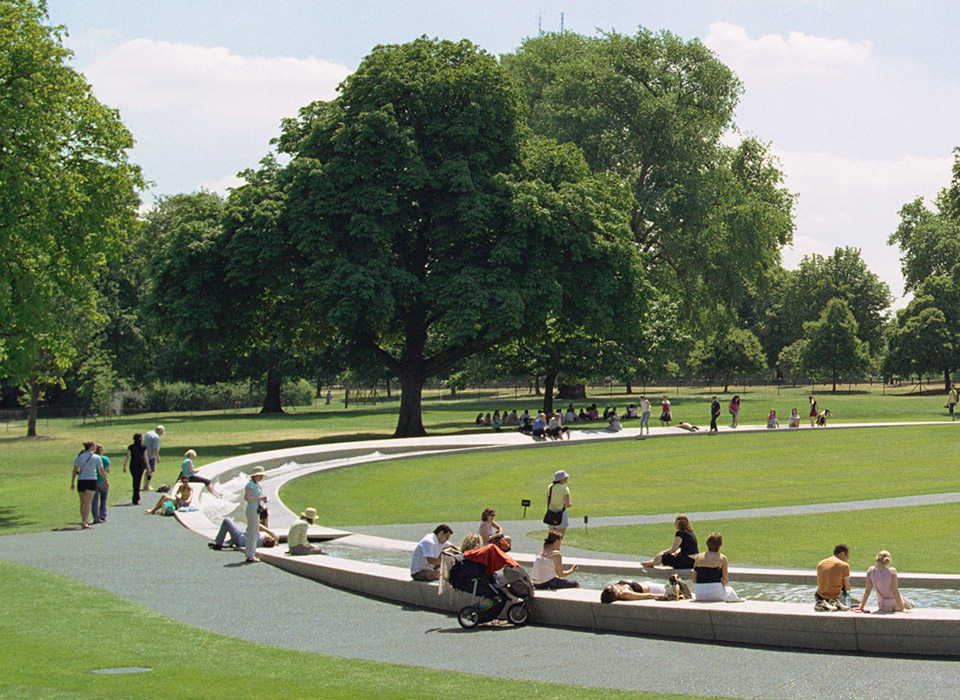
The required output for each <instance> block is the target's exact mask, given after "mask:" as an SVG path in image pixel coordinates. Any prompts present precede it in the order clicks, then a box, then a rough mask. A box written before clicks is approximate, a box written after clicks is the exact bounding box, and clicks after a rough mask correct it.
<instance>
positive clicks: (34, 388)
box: [27, 377, 40, 437]
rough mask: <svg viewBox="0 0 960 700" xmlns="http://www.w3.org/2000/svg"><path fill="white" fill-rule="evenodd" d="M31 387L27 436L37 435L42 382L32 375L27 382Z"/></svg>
mask: <svg viewBox="0 0 960 700" xmlns="http://www.w3.org/2000/svg"><path fill="white" fill-rule="evenodd" d="M27 386H28V388H29V389H30V404H29V406H28V407H27V437H36V436H37V404H39V403H40V382H38V381H37V378H36V377H30V379H29V380H28V382H27Z"/></svg>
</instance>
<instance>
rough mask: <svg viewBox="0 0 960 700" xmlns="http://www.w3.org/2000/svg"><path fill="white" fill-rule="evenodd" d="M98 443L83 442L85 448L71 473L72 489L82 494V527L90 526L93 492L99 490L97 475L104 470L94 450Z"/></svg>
mask: <svg viewBox="0 0 960 700" xmlns="http://www.w3.org/2000/svg"><path fill="white" fill-rule="evenodd" d="M95 447H96V443H94V442H93V440H88V441H87V442H85V443H83V450H82V451H81V452H80V454H78V455H77V458H76V459H75V460H73V471H72V472H71V473H70V490H71V491H73V490H74V488H76V490H77V495H79V496H80V529H82V530H86V529H88V528H89V527H90V524H89V523H88V522H87V520H88V519H89V518H90V505H91V504H92V503H93V494H94V493H96V491H97V475H98V474H99V473H101V472H102V471H103V463H102V462H101V461H100V457H99V456H98V455H97V453H96V452H94V448H95Z"/></svg>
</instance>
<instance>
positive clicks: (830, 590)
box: [813, 544, 850, 612]
mask: <svg viewBox="0 0 960 700" xmlns="http://www.w3.org/2000/svg"><path fill="white" fill-rule="evenodd" d="M849 559H850V548H849V547H847V545H845V544H838V545H837V546H836V547H834V548H833V556H832V557H827V558H826V559H824V560H823V561H821V562H820V563H819V564H817V592H816V593H815V594H814V598H815V599H816V603H815V604H814V606H813V609H814V610H817V611H820V612H828V611H834V610H849V609H850V606H849V604H848V603H844V602H843V601H841V600H840V597H841V596H842V595H844V594H849V592H850V565H849V564H848V563H847V561H848V560H849Z"/></svg>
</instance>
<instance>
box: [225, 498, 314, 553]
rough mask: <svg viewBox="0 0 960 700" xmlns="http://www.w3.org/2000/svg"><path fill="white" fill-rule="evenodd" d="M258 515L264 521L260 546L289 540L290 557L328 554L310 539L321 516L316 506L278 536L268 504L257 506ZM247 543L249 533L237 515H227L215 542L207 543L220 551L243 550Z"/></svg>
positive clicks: (301, 515) (307, 510) (307, 509)
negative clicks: (309, 531) (310, 531)
mask: <svg viewBox="0 0 960 700" xmlns="http://www.w3.org/2000/svg"><path fill="white" fill-rule="evenodd" d="M257 515H258V518H259V520H260V531H259V535H258V538H257V547H268V548H269V547H276V546H277V545H278V544H280V543H281V542H283V541H284V540H286V543H287V554H289V555H290V556H294V557H297V556H304V555H307V554H326V552H325V551H323V549H321V548H320V547H318V546H316V545H315V544H311V543H310V541H309V538H308V530H309V528H310V526H311V525H313V521H314V520H316V518H317V511H316V509H315V508H306V509H304V511H303V512H302V513H300V518H299V519H298V520H297V522H295V523H294V524H293V525H291V526H290V529H289V530H288V531H287V535H286V536H285V537H284V536H283V535H277V533H275V532H274V531H273V530H271V529H270V528H269V527H268V521H269V518H270V513H269V511H268V510H267V507H266V506H263V505H261V506H259V507H258V508H257ZM246 544H247V534H246V532H244V530H243V529H241V528H240V526H239V525H238V524H237V523H236V522H235V521H234V520H233V518H230V517H226V518H224V519H223V521H222V522H221V523H220V530H219V531H218V532H217V536H216V537H215V538H214V539H213V542H209V543H207V546H208V547H210V549H215V550H217V551H220V550H222V549H224V548H227V549H236V550H243V549H245V547H246Z"/></svg>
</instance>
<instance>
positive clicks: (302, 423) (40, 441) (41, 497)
mask: <svg viewBox="0 0 960 700" xmlns="http://www.w3.org/2000/svg"><path fill="white" fill-rule="evenodd" d="M844 388H845V387H844ZM641 389H642V387H635V392H639V391H640V390H641ZM817 389H818V391H820V390H821V389H823V387H819V386H818V387H817ZM713 390H714V391H716V388H714V389H713ZM735 390H736V391H739V392H741V393H742V394H743V409H742V412H741V422H743V423H745V424H747V423H760V422H762V421H763V420H764V418H765V417H766V414H767V411H768V410H769V408H770V407H777V408H778V413H780V414H784V415H785V414H787V413H789V408H790V407H792V406H797V407H798V408H800V409H801V412H803V410H802V409H803V407H804V406H805V405H806V400H807V399H806V397H807V395H808V393H809V391H810V388H809V387H799V388H792V389H783V390H782V391H781V392H780V394H779V395H778V392H777V389H776V387H773V388H771V387H760V388H756V387H750V388H749V389H748V391H747V392H743V390H742V388H741V387H737V388H736V389H735ZM665 391H667V392H668V393H669V394H670V400H671V401H672V402H673V404H674V415H675V416H676V417H677V418H678V419H682V418H686V419H687V420H691V421H692V422H694V423H699V424H704V423H706V422H707V414H708V406H709V397H710V392H711V390H710V389H698V390H691V389H682V390H681V392H680V396H677V392H676V389H675V388H673V389H668V388H664V387H648V388H647V394H648V395H650V396H653V397H656V396H661V395H662V394H663V393H664V392H665ZM898 391H899V393H896V394H894V393H892V392H891V391H887V392H886V394H884V393H883V391H882V390H881V388H879V387H874V388H873V389H872V390H869V391H868V390H867V387H866V386H861V387H859V388H857V387H854V388H853V390H852V391H850V392H846V393H845V392H838V393H837V394H835V395H831V394H829V393H828V392H826V391H825V390H824V391H820V393H818V394H817V396H818V398H819V400H820V405H821V406H829V407H830V408H831V410H833V411H834V413H835V414H836V420H838V421H887V420H938V419H942V418H944V417H945V415H946V411H945V410H944V409H943V397H942V396H941V395H939V394H937V395H916V394H914V395H907V394H906V393H905V392H906V391H907V388H906V387H905V388H903V389H900V390H898ZM731 395H732V393H731ZM424 396H425V398H424V415H423V419H424V425H425V426H426V428H427V431H428V432H429V433H431V434H443V433H474V432H484V431H487V430H489V428H478V427H476V426H474V425H473V424H472V423H473V418H474V417H475V416H476V414H477V413H478V412H479V411H484V412H487V411H492V409H494V408H500V409H501V410H503V409H513V408H517V409H519V410H521V411H522V410H523V409H524V408H528V409H530V410H534V409H535V408H536V407H537V405H538V404H539V402H540V398H539V397H535V396H530V395H527V396H525V395H524V394H523V393H522V392H518V393H517V395H516V396H515V395H514V391H513V390H512V389H510V390H506V389H502V390H500V393H499V394H496V393H495V392H492V391H487V392H484V393H480V392H473V393H472V394H469V395H464V397H463V398H459V399H456V400H451V399H449V398H446V393H445V392H441V391H437V390H430V391H427V392H425V395H424ZM638 396H639V394H638V393H634V394H632V395H625V394H623V393H622V388H619V389H614V390H613V392H612V393H611V392H610V391H609V390H608V389H603V390H600V389H591V396H590V398H589V399H588V400H587V402H578V403H577V405H578V406H579V405H580V404H581V403H589V402H593V401H596V402H597V403H598V404H599V405H601V406H603V405H606V404H607V403H612V404H614V405H617V406H619V407H620V408H621V410H622V409H623V407H624V406H625V405H626V404H627V403H629V402H635V401H637V400H638ZM727 398H728V397H727V396H724V397H723V400H724V402H726V399H727ZM397 406H398V402H397V397H396V394H395V395H394V397H393V398H392V399H391V400H388V401H386V402H384V403H381V404H378V405H376V406H369V405H356V404H354V405H351V406H350V407H349V408H344V406H343V401H342V394H341V395H338V396H337V397H335V400H334V402H333V403H332V404H331V405H330V406H326V405H319V406H314V407H310V408H300V409H297V411H296V412H290V413H288V414H285V415H279V416H260V415H258V414H257V413H255V412H254V411H239V412H231V413H226V414H225V413H223V412H216V413H181V414H161V415H156V414H144V415H137V416H125V417H123V418H119V419H114V420H113V421H112V422H109V423H108V422H100V423H90V422H87V423H86V424H84V423H83V422H81V421H79V420H76V419H50V420H41V421H40V423H39V425H38V432H39V433H40V437H37V438H25V437H23V434H24V433H25V432H26V426H25V425H24V424H23V423H4V424H2V425H0V478H2V480H3V485H4V499H3V503H2V504H0V534H7V533H12V532H22V531H34V530H43V529H53V528H58V527H69V526H71V525H76V524H77V523H78V522H79V512H78V511H79V508H78V505H77V498H76V494H74V493H72V492H71V491H70V490H69V485H70V470H71V466H72V463H73V457H74V456H75V455H76V454H77V452H78V451H79V449H80V443H81V442H82V441H83V440H84V439H92V440H96V441H98V442H100V443H102V444H103V445H104V446H105V447H106V452H107V455H108V456H109V457H110V458H111V460H112V461H113V465H114V470H115V471H116V472H118V473H117V474H116V476H115V477H114V479H113V482H112V488H111V494H110V499H109V501H110V502H111V503H119V502H124V501H127V500H129V497H130V485H129V477H125V475H123V474H121V473H119V471H120V467H121V465H122V464H123V457H124V453H125V449H126V446H127V445H128V444H129V443H130V438H131V435H132V434H133V433H134V432H146V431H147V430H149V429H150V428H153V427H154V426H155V425H157V423H163V424H164V426H165V427H166V428H167V434H166V435H165V436H164V438H163V443H162V450H161V457H162V461H161V464H160V472H159V475H158V477H157V478H159V479H160V481H161V482H167V483H169V482H171V481H173V479H174V477H175V475H176V474H177V473H178V471H179V464H180V460H181V458H182V455H183V453H184V451H186V450H187V449H188V448H191V447H192V448H193V449H195V450H197V452H198V458H197V460H196V464H197V465H198V466H202V465H204V464H206V463H208V462H211V461H213V460H217V459H221V458H224V457H229V456H234V455H238V454H247V453H251V452H258V451H262V450H269V449H276V448H282V447H295V446H299V445H306V444H313V443H317V442H334V441H343V440H360V439H367V438H384V437H389V436H390V435H391V434H392V433H393V430H394V428H395V426H396V411H397ZM723 439H724V440H726V439H727V438H726V437H724V438H723ZM654 442H657V441H650V443H646V444H647V445H653V443H654ZM824 442H829V440H826V439H824ZM722 444H723V445H726V444H727V443H722ZM735 444H736V445H737V457H736V459H737V460H738V461H740V462H741V463H742V462H745V461H746V460H748V459H753V458H754V455H760V457H762V458H763V459H766V458H767V457H766V455H767V454H768V453H766V452H760V453H755V452H754V451H753V450H752V449H748V446H747V444H746V441H743V440H742V439H737V440H736V441H735ZM694 446H695V445H694V443H693V442H691V441H687V440H684V441H683V442H682V449H680V454H682V453H683V452H686V451H687V448H688V447H694ZM741 446H742V449H743V450H744V451H743V452H741ZM696 447H700V448H703V447H705V445H697V446H696ZM658 451H659V448H657V449H653V450H651V449H648V448H646V447H644V449H643V450H642V451H641V450H633V452H634V454H633V455H627V454H625V455H624V457H623V460H622V461H621V462H618V464H619V463H622V464H623V465H625V466H627V468H629V469H631V470H633V469H634V468H639V467H635V465H634V464H633V463H634V462H635V461H636V455H638V454H641V453H642V454H649V453H656V452H658ZM544 454H546V453H544ZM814 454H818V453H814ZM819 454H828V453H827V452H819ZM522 455H523V459H524V460H527V459H528V458H532V457H533V455H534V453H532V452H524V453H522ZM549 455H550V456H551V459H559V457H558V455H559V453H555V452H551V453H549ZM568 455H570V457H571V459H570V461H566V459H567V456H568ZM538 458H541V459H542V457H538ZM563 459H564V460H565V461H564V463H563V464H556V463H554V464H544V465H542V466H538V467H537V470H538V471H537V474H536V475H535V476H534V475H531V476H530V477H529V478H527V479H526V481H525V482H524V481H519V482H518V481H516V480H515V478H514V472H513V471H512V463H513V461H515V459H514V460H507V462H506V465H507V466H508V467H510V468H511V473H510V476H509V477H501V478H499V479H496V480H495V481H496V482H497V483H496V488H491V484H492V481H491V479H490V477H489V472H488V471H487V466H486V465H480V467H479V470H477V467H476V466H475V465H472V464H471V469H472V471H471V472H470V473H469V474H468V475H460V474H459V473H458V474H457V482H456V484H457V489H449V488H445V493H444V498H442V499H439V500H435V501H434V502H435V503H436V504H438V506H440V505H441V504H443V507H444V508H446V504H447V503H448V502H449V501H450V499H451V498H452V499H453V501H457V499H458V498H460V497H461V496H462V497H463V498H464V500H463V503H462V504H461V505H457V506H455V507H454V508H453V509H452V510H453V512H461V511H463V512H465V513H469V514H468V515H466V516H465V517H468V518H473V517H475V514H474V512H473V511H475V510H477V503H478V502H477V499H476V498H475V495H476V494H477V493H481V494H491V493H492V494H500V493H503V492H504V491H517V490H518V489H522V490H523V491H524V493H523V494H519V493H514V494H513V495H514V496H519V497H530V498H539V492H540V491H541V482H542V481H543V479H544V478H545V477H544V474H552V473H553V471H555V469H557V468H559V467H561V466H563V467H565V468H568V469H569V468H570V467H571V465H573V466H577V465H579V464H580V463H581V460H586V461H587V462H590V461H592V459H593V457H591V456H589V455H587V456H583V455H579V456H578V455H573V454H572V453H563ZM657 459H658V460H659V457H658V458H657ZM701 459H702V456H701V451H700V450H699V449H693V450H691V451H690V459H689V460H683V459H682V458H677V460H676V461H675V462H674V464H675V465H676V466H677V467H678V474H680V475H683V474H686V475H687V476H688V477H690V476H699V475H701V474H703V473H705V472H702V471H701V470H700V468H699V466H698V467H697V468H692V465H695V464H697V465H698V464H702V462H701V461H700V460H701ZM547 461H549V460H547ZM467 463H468V464H469V462H467ZM648 466H649V460H645V461H644V466H643V469H644V470H646V469H647V468H648ZM434 469H441V467H434ZM442 469H443V470H444V471H446V470H448V469H449V463H448V464H447V465H446V466H444V467H442ZM427 471H428V472H430V478H429V479H427V481H428V482H429V481H432V480H435V479H436V474H435V473H432V472H431V470H427ZM654 471H656V470H654ZM629 473H630V475H631V476H632V471H631V472H629ZM485 475H487V476H485ZM654 476H656V475H654ZM505 478H506V479H507V480H508V481H509V483H511V484H515V485H516V487H515V488H514V487H513V486H511V488H509V489H505V488H504V484H505V483H506V482H505V480H504V479H505ZM577 478H580V476H578V477H577ZM621 478H623V473H622V472H621V473H620V474H619V475H617V476H616V477H613V480H614V481H616V480H617V479H621ZM658 478H659V477H658ZM441 481H443V482H444V485H445V487H449V486H450V484H451V482H450V481H449V480H441ZM471 483H474V484H475V486H471ZM946 483H947V482H938V481H937V479H934V480H933V482H931V483H927V484H926V485H925V486H922V487H918V488H921V489H923V490H926V491H943V490H949V489H950V488H952V487H951V486H947V485H945V484H946ZM464 484H465V485H466V487H467V488H466V490H465V491H461V489H462V488H463V485H464ZM434 485H435V484H430V483H427V484H424V485H423V486H424V488H430V487H432V486H434ZM901 486H902V485H901ZM660 487H661V489H663V488H667V489H668V490H672V488H671V485H670V484H669V483H668V484H666V485H664V484H663V482H662V481H661V482H660ZM733 488H734V490H740V491H742V490H743V484H736V485H733ZM362 490H363V489H361V491H362ZM450 491H453V493H448V492H450ZM748 491H749V489H748ZM911 492H913V491H911ZM916 492H922V490H918V491H916ZM528 494H529V495H528ZM291 495H292V496H294V497H297V498H299V496H297V495H296V493H295V492H291ZM413 495H416V496H419V490H414V493H413ZM586 495H587V494H586V492H584V491H583V490H581V491H580V493H579V494H578V496H577V498H579V499H580V501H579V503H580V509H578V513H583V512H584V510H582V509H583V508H585V507H588V508H589V509H590V510H589V511H588V512H589V513H590V514H597V515H599V514H601V511H600V510H597V508H598V507H602V508H604V509H608V508H611V507H613V505H614V504H608V503H605V502H603V499H599V498H598V499H597V502H596V504H594V503H589V502H587V501H585V500H584V498H585V497H586ZM742 495H743V494H741V496H742ZM304 498H309V499H310V500H312V498H313V497H312V496H310V495H309V494H305V495H304ZM726 498H727V494H725V493H717V494H716V495H715V497H713V496H710V497H708V498H707V499H706V500H717V501H718V502H723V501H724V500H725V499H726ZM363 500H369V499H367V498H364V499H363ZM518 500H519V498H513V497H511V498H510V499H509V505H510V506H511V507H512V508H513V510H511V511H510V512H509V513H510V515H509V517H518V513H516V512H515V511H516V510H517V509H516V508H515V503H514V502H515V501H518ZM672 500H673V498H672V497H671V499H670V501H672ZM746 500H747V501H749V500H750V499H749V498H747V499H746ZM802 500H806V497H805V496H804V498H803V499H802ZM826 500H836V499H826ZM413 501H414V503H417V502H420V501H422V499H421V498H419V497H418V498H416V499H413ZM662 502H664V501H663V500H659V499H658V500H656V501H653V502H652V504H651V505H653V504H656V503H662ZM376 505H377V507H386V506H387V505H388V504H384V503H380V504H376ZM494 505H496V506H498V507H500V508H501V512H502V513H503V514H504V515H506V514H507V511H506V510H505V509H504V506H506V505H508V503H507V502H506V501H504V500H501V502H499V503H495V504H494ZM619 505H621V506H623V507H624V508H626V510H624V511H622V512H639V511H641V510H643V509H644V508H646V507H647V504H643V503H638V502H632V503H627V502H621V503H620V504H619ZM467 506H469V507H467ZM678 507H690V506H678ZM449 510H450V509H447V511H444V512H449ZM326 512H328V513H330V514H331V516H333V517H334V518H335V519H336V521H337V523H339V524H344V523H348V522H353V523H359V522H361V520H357V519H355V516H354V515H353V514H349V513H342V512H340V510H339V509H336V510H327V511H326ZM618 512H619V511H618ZM382 517H384V518H387V519H386V520H385V522H396V521H397V520H396V518H398V517H401V519H404V518H406V517H407V516H406V515H404V516H398V515H397V514H396V513H388V512H385V513H383V515H382ZM440 517H448V516H446V515H440ZM417 519H418V520H419V519H424V520H432V519H434V515H433V514H429V513H428V514H425V516H424V517H422V518H420V517H418V518H417ZM329 524H335V523H334V522H330V523H329Z"/></svg>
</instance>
